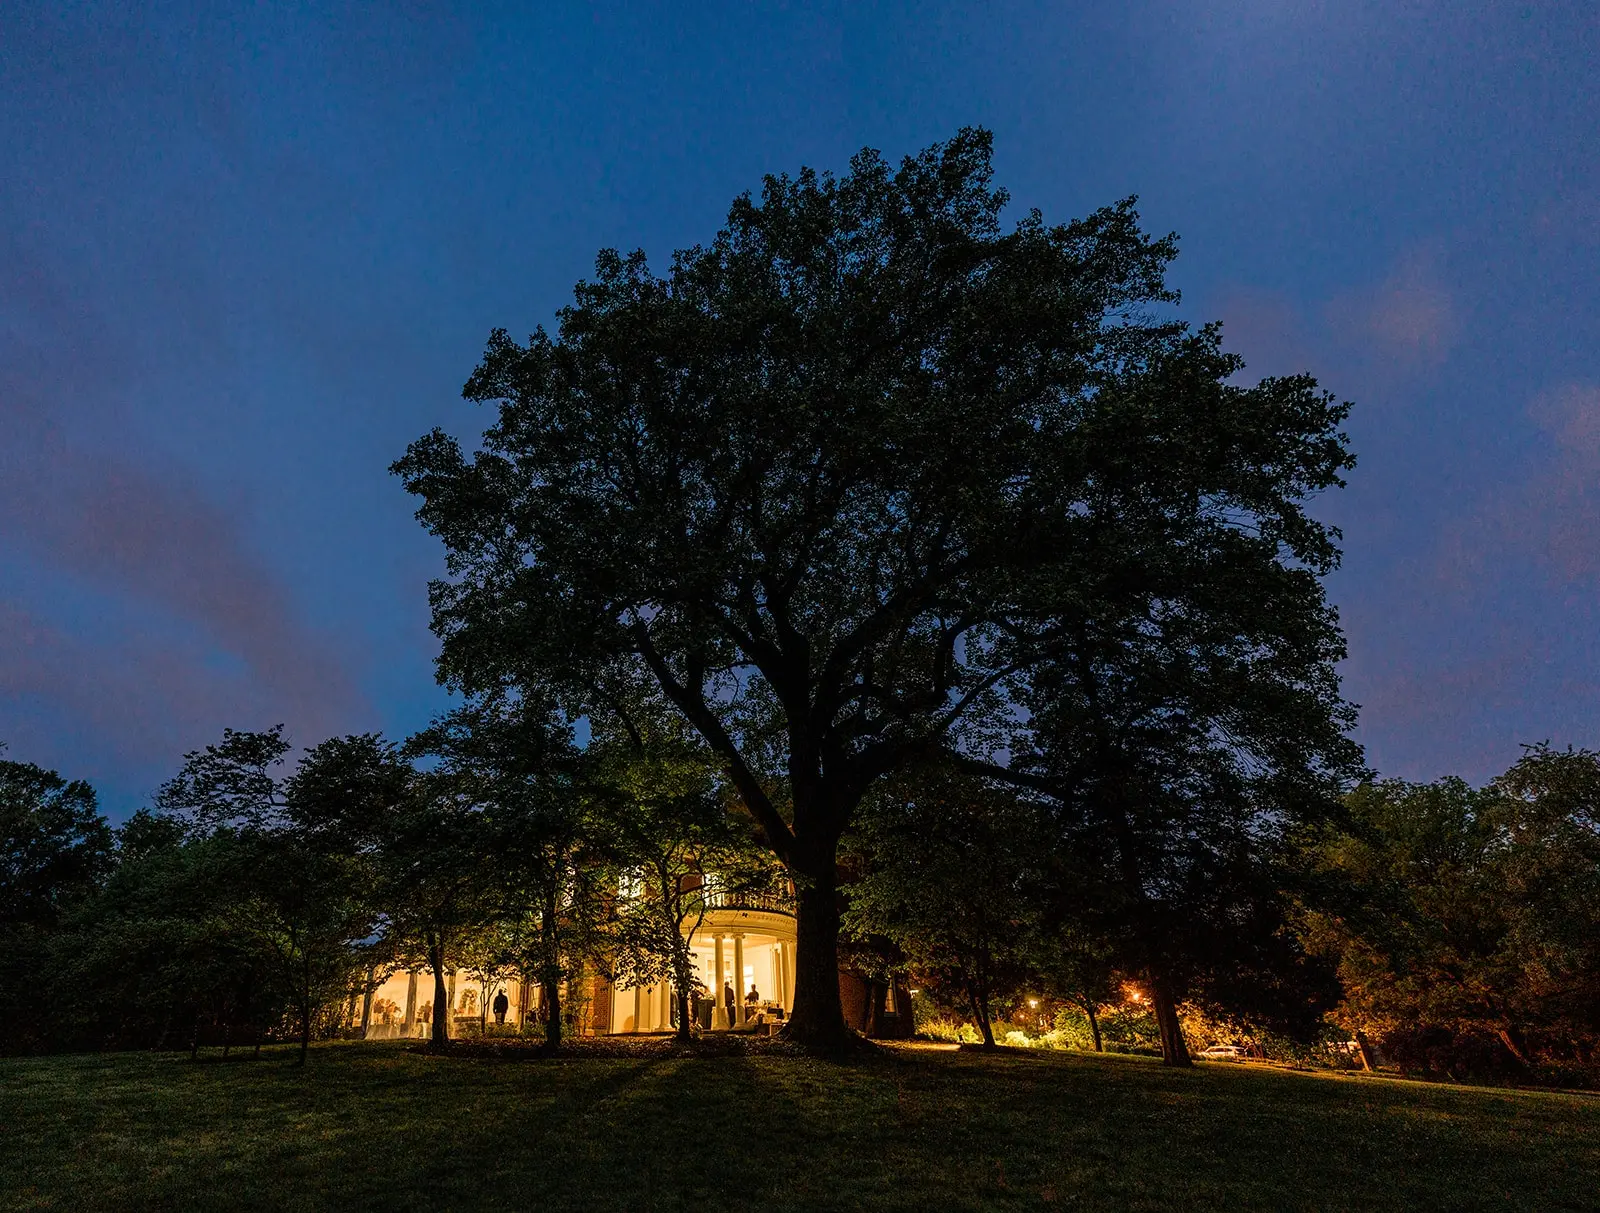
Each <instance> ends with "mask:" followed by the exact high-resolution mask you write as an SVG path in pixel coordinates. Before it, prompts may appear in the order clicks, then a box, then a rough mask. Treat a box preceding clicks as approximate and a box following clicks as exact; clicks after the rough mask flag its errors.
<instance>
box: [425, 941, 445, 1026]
mask: <svg viewBox="0 0 1600 1213" xmlns="http://www.w3.org/2000/svg"><path fill="white" fill-rule="evenodd" d="M428 963H429V964H430V965H432V966H433V1024H432V1031H431V1032H430V1033H429V1036H430V1043H431V1044H432V1045H433V1047H434V1048H435V1049H446V1048H449V1046H450V1020H449V1015H450V990H449V987H447V986H446V985H445V984H444V936H442V935H440V936H437V937H436V938H435V939H430V940H429V941H428Z"/></svg>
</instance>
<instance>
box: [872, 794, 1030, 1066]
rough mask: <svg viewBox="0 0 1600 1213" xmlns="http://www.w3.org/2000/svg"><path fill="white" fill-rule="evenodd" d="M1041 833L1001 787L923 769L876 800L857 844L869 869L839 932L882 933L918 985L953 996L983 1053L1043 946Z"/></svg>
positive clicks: (1025, 807)
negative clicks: (1002, 1002) (1003, 1003)
mask: <svg viewBox="0 0 1600 1213" xmlns="http://www.w3.org/2000/svg"><path fill="white" fill-rule="evenodd" d="M1038 829H1039V826H1038V821H1037V819H1036V818H1035V815H1034V810H1033V807H1032V806H1031V805H1029V804H1028V803H1027V802H1026V801H1025V800H1023V799H1021V798H1019V797H1017V796H1015V795H1013V794H1012V793H1010V792H1009V791H1007V790H1006V789H1005V788H997V787H995V786H993V785H989V784H985V783H984V782H982V781H980V780H978V779H974V778H972V777H963V776H961V775H959V774H956V773H954V772H951V771H948V770H945V771H938V770H929V771H925V772H922V773H920V775H919V777H917V778H914V779H907V780H902V781H899V782H896V783H894V784H891V785H889V786H888V787H886V788H885V789H884V790H883V791H882V793H880V794H879V795H877V796H875V797H874V798H873V801H872V803H871V805H870V807H869V808H867V809H866V810H865V811H864V812H863V814H862V817H861V820H860V823H859V825H858V828H857V833H856V836H855V839H854V846H856V847H857V848H859V854H860V856H861V858H862V861H863V863H864V866H865V869H866V870H865V874H864V875H862V876H861V878H860V879H858V880H857V881H856V882H855V883H853V884H851V885H850V886H849V888H848V897H849V903H848V905H849V908H848V909H847V911H846V913H845V924H846V928H847V929H848V930H849V931H850V932H851V933H853V934H857V935H871V934H877V935H883V936H886V937H887V938H889V939H890V940H892V941H893V942H894V943H895V944H896V945H898V946H899V947H900V948H901V949H902V950H903V952H904V953H905V956H906V960H907V963H908V964H909V966H910V967H911V969H912V970H913V971H914V972H915V973H917V974H919V975H920V979H921V980H922V981H924V982H927V983H930V984H932V985H933V986H934V987H935V989H936V990H940V991H942V992H943V993H944V994H945V995H946V996H947V997H948V996H949V995H950V994H957V995H958V996H959V999H960V1001H962V1002H963V1003H964V1004H965V1005H966V1007H967V1009H968V1010H969V1011H970V1012H971V1014H972V1017H973V1019H974V1020H975V1021H976V1023H977V1025H978V1030H979V1031H980V1032H981V1033H982V1034H983V1043H984V1045H985V1046H986V1047H988V1048H993V1047H994V1043H995V1042H994V1031H993V1028H992V1027H991V1021H992V1020H993V1018H994V1012H995V1005H996V1002H997V1000H999V999H1001V998H1003V997H1005V996H1008V995H1010V994H1013V993H1015V991H1016V990H1017V989H1018V988H1019V987H1020V985H1021V983H1022V982H1023V981H1024V980H1025V979H1026V977H1027V976H1028V974H1029V965H1030V962H1031V961H1032V960H1033V959H1034V958H1035V956H1036V955H1037V951H1038V947H1039V930H1040V918H1039V911H1040V898H1039V894H1038V877H1037V871H1036V869H1035V868H1034V864H1033V858H1034V855H1035V854H1036V851H1037V837H1038Z"/></svg>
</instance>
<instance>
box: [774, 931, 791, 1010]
mask: <svg viewBox="0 0 1600 1213" xmlns="http://www.w3.org/2000/svg"><path fill="white" fill-rule="evenodd" d="M772 1001H773V1002H775V1003H777V1004H778V1005H779V1006H780V1007H786V1006H788V1005H789V1003H788V1000H787V999H786V998H784V996H783V940H781V939H780V940H777V941H776V942H774V943H773V945H772Z"/></svg>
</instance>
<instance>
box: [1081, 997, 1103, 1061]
mask: <svg viewBox="0 0 1600 1213" xmlns="http://www.w3.org/2000/svg"><path fill="white" fill-rule="evenodd" d="M1083 1012H1084V1014H1085V1015H1087V1016H1088V1017H1089V1034H1090V1035H1091V1036H1093V1037H1094V1051H1095V1052H1096V1053H1104V1052H1105V1051H1106V1047H1105V1044H1104V1043H1103V1042H1102V1041H1101V1039H1100V1017H1099V1016H1098V1015H1096V1014H1095V1013H1094V1003H1092V1002H1086V1003H1084V1004H1083Z"/></svg>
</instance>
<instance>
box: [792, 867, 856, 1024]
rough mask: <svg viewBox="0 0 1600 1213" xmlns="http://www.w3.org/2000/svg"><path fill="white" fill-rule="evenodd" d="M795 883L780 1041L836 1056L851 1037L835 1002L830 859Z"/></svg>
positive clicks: (835, 918)
mask: <svg viewBox="0 0 1600 1213" xmlns="http://www.w3.org/2000/svg"><path fill="white" fill-rule="evenodd" d="M812 867H813V869H814V870H812V871H810V872H802V871H798V869H797V875H798V876H799V879H797V880H796V881H795V956H794V1010H793V1012H792V1013H791V1014H790V1016H789V1023H788V1026H787V1027H786V1028H785V1030H784V1035H785V1036H786V1037H787V1038H788V1039H790V1040H793V1041H797V1042H798V1043H800V1044H803V1045H805V1046H806V1047H808V1048H811V1049H815V1050H818V1051H819V1052H840V1051H843V1050H845V1049H847V1048H849V1047H850V1044H851V1043H852V1041H853V1039H854V1037H853V1035H852V1033H851V1031H850V1029H849V1028H848V1027H846V1026H845V1022H844V1006H843V1004H842V1003H841V1002H840V1001H839V902H838V892H837V889H836V887H835V883H834V882H835V873H834V857H833V853H832V848H829V849H828V855H827V857H826V859H825V861H818V862H817V863H816V864H814V865H812Z"/></svg>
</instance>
